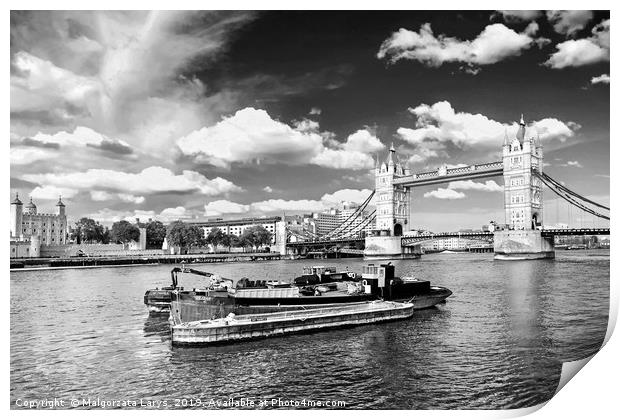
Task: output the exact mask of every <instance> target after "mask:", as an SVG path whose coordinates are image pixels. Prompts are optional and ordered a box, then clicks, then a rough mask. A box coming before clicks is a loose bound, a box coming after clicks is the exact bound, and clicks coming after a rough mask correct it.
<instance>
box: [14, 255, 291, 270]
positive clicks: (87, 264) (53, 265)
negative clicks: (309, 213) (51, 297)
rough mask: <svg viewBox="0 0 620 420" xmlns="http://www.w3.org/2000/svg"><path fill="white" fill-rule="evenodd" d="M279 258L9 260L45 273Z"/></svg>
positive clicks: (15, 264)
mask: <svg viewBox="0 0 620 420" xmlns="http://www.w3.org/2000/svg"><path fill="white" fill-rule="evenodd" d="M279 259H282V256H281V255H280V253H277V252H251V253H250V252H248V253H235V254H190V255H144V256H139V255H137V256H118V257H107V256H106V257H68V258H24V259H19V260H17V259H13V260H11V271H27V270H49V269H63V268H97V267H119V266H130V265H152V264H192V263H222V262H248V261H271V260H279Z"/></svg>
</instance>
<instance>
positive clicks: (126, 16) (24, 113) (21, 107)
mask: <svg viewBox="0 0 620 420" xmlns="http://www.w3.org/2000/svg"><path fill="white" fill-rule="evenodd" d="M253 17H254V14H253V13H251V12H224V11H214V12H196V11H191V12H190V11H183V12H182V11H176V12H175V11H109V12H107V11H28V12H15V13H12V14H11V101H10V102H11V116H12V124H13V123H15V124H16V125H18V124H19V123H20V122H22V124H21V125H24V126H27V127H32V126H33V122H34V125H38V126H46V127H47V128H48V129H50V130H51V129H56V130H57V129H60V128H62V129H67V128H69V127H75V126H76V125H77V126H80V125H81V126H87V127H92V128H93V129H95V130H98V131H102V132H104V133H105V134H106V135H108V136H110V137H117V136H122V137H123V138H124V139H125V140H126V141H128V142H129V143H130V144H131V146H132V148H134V149H144V150H148V151H149V152H162V150H167V149H168V147H169V144H170V142H172V141H174V140H176V139H177V138H178V137H180V136H181V135H183V134H185V133H187V130H188V129H190V130H191V129H195V128H199V127H201V126H202V125H204V124H206V123H210V122H212V121H213V120H214V119H215V118H217V115H219V114H220V112H221V111H222V110H224V111H225V112H229V110H230V109H232V107H234V106H235V99H234V98H233V95H234V94H232V93H231V92H229V91H225V90H223V91H220V92H212V93H211V92H207V90H206V88H205V86H204V84H203V83H202V81H200V80H199V79H197V78H196V77H190V76H187V77H186V76H184V75H183V74H184V71H186V70H187V69H188V67H191V66H192V63H194V62H195V61H196V60H197V59H201V60H200V62H201V63H202V65H203V66H208V65H209V63H211V62H213V59H214V58H215V57H216V56H217V55H218V54H219V53H220V52H221V51H223V50H224V49H225V48H226V46H227V44H228V41H229V39H230V35H231V34H232V33H234V32H235V31H236V30H237V29H238V28H239V27H241V26H242V25H244V24H245V23H247V22H249V21H250V20H252V19H253ZM144 69H148V71H144ZM207 93H208V95H207ZM24 121H25V122H26V123H23V122H24ZM22 134H24V135H26V133H22ZM103 146H104V147H106V146H115V147H112V149H113V150H112V151H117V152H122V150H123V149H119V148H118V147H117V146H118V145H117V144H114V145H109V144H107V143H105V142H104V143H103ZM106 150H107V149H106ZM125 150H127V149H125Z"/></svg>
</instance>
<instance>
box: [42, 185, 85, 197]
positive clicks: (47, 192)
mask: <svg viewBox="0 0 620 420" xmlns="http://www.w3.org/2000/svg"><path fill="white" fill-rule="evenodd" d="M78 192H79V191H78V190H76V189H74V188H59V187H55V186H53V185H47V186H45V187H36V188H35V189H33V190H32V192H31V193H30V196H31V197H32V198H34V199H39V200H58V197H60V196H62V197H63V198H72V197H75V196H76V195H77V193H78Z"/></svg>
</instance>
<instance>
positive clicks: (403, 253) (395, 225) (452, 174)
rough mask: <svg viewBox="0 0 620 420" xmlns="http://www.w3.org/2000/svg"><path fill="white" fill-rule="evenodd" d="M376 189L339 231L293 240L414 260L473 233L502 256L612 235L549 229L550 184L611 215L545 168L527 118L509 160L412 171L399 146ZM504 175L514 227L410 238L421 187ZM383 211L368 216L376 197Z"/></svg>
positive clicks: (540, 254)
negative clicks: (432, 245) (437, 242)
mask: <svg viewBox="0 0 620 420" xmlns="http://www.w3.org/2000/svg"><path fill="white" fill-rule="evenodd" d="M374 172H375V189H374V191H373V192H372V193H371V195H370V196H369V197H368V198H367V199H366V201H365V202H364V203H363V204H362V205H361V206H360V208H359V209H358V211H357V212H356V213H354V214H352V215H351V216H350V217H349V218H348V219H347V220H346V221H345V222H343V223H342V224H341V225H340V226H338V227H337V228H336V229H334V230H333V231H332V232H330V233H328V234H325V235H322V236H318V235H314V234H312V235H308V236H307V237H306V238H305V239H303V240H301V241H297V242H295V243H289V244H287V246H288V247H291V248H295V249H297V250H299V249H303V248H304V247H306V248H313V247H314V248H313V249H316V247H324V248H326V247H328V246H333V247H338V246H339V245H340V246H342V247H349V248H351V247H354V248H355V247H358V246H359V244H360V242H361V241H362V240H363V241H364V256H365V258H368V259H383V258H408V257H417V256H419V255H420V254H421V249H420V244H421V243H423V242H424V241H428V240H432V239H439V238H448V237H457V236H458V237H462V238H464V237H467V238H469V237H470V236H471V238H469V239H486V240H489V241H491V240H492V241H493V248H494V252H495V257H496V258H497V259H534V258H553V257H554V255H555V251H554V242H553V241H554V237H555V236H558V235H608V234H609V233H610V230H609V228H606V229H544V228H543V220H544V219H543V186H546V187H547V188H548V189H549V190H551V191H552V192H554V193H555V194H556V195H557V196H558V197H560V198H562V199H564V200H566V201H567V202H568V203H570V204H571V205H572V206H575V207H577V208H579V209H581V210H582V211H584V212H587V213H589V214H591V215H593V216H595V217H598V218H602V219H607V220H609V216H608V215H606V214H604V213H605V212H609V210H610V209H609V207H607V206H604V205H602V204H599V203H596V202H594V201H592V200H590V199H588V198H586V197H583V196H581V195H579V194H577V193H575V192H574V191H572V190H570V189H569V188H568V187H566V186H565V185H564V184H563V183H560V182H557V181H556V180H554V179H553V178H551V177H550V176H549V175H548V174H545V173H544V172H543V148H542V145H541V144H540V140H539V139H538V138H534V137H528V136H527V135H526V126H525V122H524V120H523V116H521V119H520V121H519V128H518V130H517V133H516V135H515V137H514V138H513V139H512V140H509V138H508V135H507V134H506V136H505V138H504V144H503V146H502V160H498V161H494V162H488V163H478V164H472V165H466V166H458V167H453V168H448V167H447V166H446V165H443V166H442V167H440V168H438V169H437V170H435V171H428V172H421V173H411V172H410V170H409V169H408V168H406V167H404V166H403V165H402V164H401V163H400V161H399V160H398V157H397V156H396V150H395V149H394V146H393V145H392V147H391V148H390V150H389V152H388V156H387V159H386V161H384V162H382V163H381V164H379V162H377V163H376V165H375V171H374ZM497 176H503V178H504V213H505V225H506V226H507V228H506V229H501V230H496V231H494V232H444V233H439V234H433V235H426V236H403V232H404V231H405V230H406V229H407V227H408V226H410V225H411V223H410V220H409V217H410V207H411V204H412V196H413V194H412V190H413V188H414V187H421V186H428V185H436V184H444V183H449V182H453V181H463V180H472V179H480V178H490V177H497ZM373 196H374V199H375V202H374V204H375V210H374V211H373V212H372V213H370V214H369V215H368V216H366V217H365V218H363V217H361V215H362V214H363V212H364V210H365V209H366V207H367V206H368V205H369V204H370V201H371V199H372V198H373ZM367 226H373V229H372V234H371V235H368V236H365V237H364V236H363V232H364V228H366V227H367Z"/></svg>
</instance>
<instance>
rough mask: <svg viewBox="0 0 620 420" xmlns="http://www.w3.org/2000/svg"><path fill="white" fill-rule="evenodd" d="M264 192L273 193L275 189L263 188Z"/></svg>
mask: <svg viewBox="0 0 620 420" xmlns="http://www.w3.org/2000/svg"><path fill="white" fill-rule="evenodd" d="M263 191H265V192H266V193H272V192H273V188H271V187H270V186H269V185H267V186H266V187H265V188H263Z"/></svg>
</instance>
